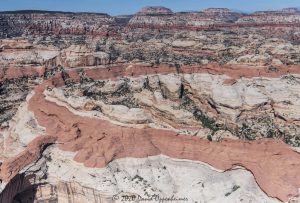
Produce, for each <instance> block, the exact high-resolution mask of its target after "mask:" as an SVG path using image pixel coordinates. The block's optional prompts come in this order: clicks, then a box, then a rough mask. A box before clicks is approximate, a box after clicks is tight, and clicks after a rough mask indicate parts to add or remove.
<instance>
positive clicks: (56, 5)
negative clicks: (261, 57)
mask: <svg viewBox="0 0 300 203" xmlns="http://www.w3.org/2000/svg"><path fill="white" fill-rule="evenodd" d="M0 1H1V8H0V11H17V10H45V11H63V12H96V13H107V14H109V15H126V14H134V13H136V12H137V11H138V10H139V9H141V8H142V7H145V6H164V7H167V8H170V9H172V10H173V11H174V12H179V11H200V10H203V9H206V8H229V9H231V10H234V11H241V12H254V11H261V10H279V9H282V8H288V7H300V1H299V0H264V1H261V0H252V1H251V2H249V1H243V2H242V1H240V0H227V1H226V2H225V1H224V0H210V1H206V0H186V1H182V0H85V1H82V0H42V1H41V0H0Z"/></svg>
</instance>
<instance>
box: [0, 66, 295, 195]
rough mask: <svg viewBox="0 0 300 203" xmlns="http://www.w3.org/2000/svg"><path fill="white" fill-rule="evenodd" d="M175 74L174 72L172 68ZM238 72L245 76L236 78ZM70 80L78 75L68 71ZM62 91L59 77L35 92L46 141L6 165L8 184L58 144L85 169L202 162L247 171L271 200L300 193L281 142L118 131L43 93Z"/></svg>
mask: <svg viewBox="0 0 300 203" xmlns="http://www.w3.org/2000/svg"><path fill="white" fill-rule="evenodd" d="M174 69H175V68H174ZM174 69H172V68H169V67H167V66H161V67H160V68H156V69H155V68H150V67H148V68H144V69H143V68H141V67H138V66H132V67H131V68H127V69H122V68H112V69H111V70H110V71H108V70H106V69H87V70H86V74H87V75H88V76H90V77H92V78H95V79H107V78H116V77H118V76H123V75H134V76H135V75H139V74H143V75H144V74H150V73H155V72H156V71H158V72H160V73H169V72H170V71H171V70H172V71H173V72H174ZM181 70H182V71H183V72H186V73H188V72H189V71H193V72H198V71H199V72H202V71H207V72H210V73H213V74H229V75H230V76H231V77H233V78H238V77H241V76H244V77H254V76H258V75H259V73H258V72H257V70H256V69H254V70H253V69H247V68H243V67H240V68H239V69H236V68H232V67H224V68H220V67H217V66H216V67H215V66H211V67H207V68H206V69H205V68H201V69H200V68H191V67H190V68H188V67H183V68H182V69H181ZM237 70H243V71H242V72H241V73H237ZM259 70H261V72H260V75H261V76H271V77H276V76H278V75H279V74H284V73H287V71H291V72H297V73H298V72H299V68H297V67H294V66H293V67H286V68H284V69H278V70H277V71H276V72H275V71H274V72H268V70H267V69H264V68H260V69H259ZM69 73H70V76H71V78H73V79H75V80H77V79H78V75H77V74H75V72H74V71H70V72H69ZM53 85H54V86H61V85H64V81H63V80H62V78H61V77H60V76H59V75H57V76H56V77H54V78H53V79H52V80H49V81H45V82H44V83H43V84H42V85H40V86H37V87H36V89H35V95H34V96H33V97H32V98H31V100H30V101H29V109H30V110H31V111H32V112H34V114H35V116H36V118H37V120H38V122H39V124H40V125H41V126H44V127H45V128H46V134H47V136H41V137H38V138H37V139H35V140H34V141H33V142H32V143H31V144H30V145H29V146H28V148H27V150H26V151H25V152H23V153H21V154H20V155H19V156H17V157H16V158H12V159H9V160H6V161H4V162H3V163H2V166H1V172H0V177H1V179H2V180H4V181H6V182H8V181H9V180H10V179H11V178H13V177H14V176H15V175H16V174H17V173H18V172H19V171H20V170H21V169H22V168H23V167H24V166H26V165H28V164H29V163H32V162H34V161H35V160H36V159H37V158H38V157H39V156H40V153H41V148H42V147H43V146H44V145H45V144H48V143H53V142H55V141H57V142H58V143H59V145H60V148H61V149H63V150H68V151H74V152H77V153H76V156H75V160H76V161H78V162H81V163H83V164H84V165H85V166H87V167H104V166H105V165H107V164H108V163H109V162H111V161H112V160H114V159H118V158H123V157H136V158H142V157H147V156H152V155H159V154H164V155H167V156H170V157H174V158H180V159H189V160H198V161H202V162H205V163H208V164H210V165H212V166H213V167H215V168H218V169H221V170H229V169H231V168H233V167H234V166H243V167H245V168H246V169H248V170H249V171H251V172H252V173H253V175H254V176H255V179H256V181H257V183H258V184H259V186H260V187H261V188H262V189H263V190H264V191H265V192H266V193H267V194H268V195H269V196H271V197H275V198H278V199H280V200H282V201H287V200H288V198H289V197H291V196H296V195H298V188H300V154H299V153H297V152H295V151H293V150H292V149H290V148H289V146H288V145H286V144H284V143H283V142H281V141H275V140H260V141H253V142H246V141H234V140H225V141H222V142H209V141H207V140H203V139H200V138H197V137H191V136H182V135H177V134H176V133H175V132H173V131H167V130H158V129H152V128H145V129H135V128H127V127H121V126H117V125H114V124H112V123H110V122H108V121H104V120H100V119H93V118H88V117H81V116H77V115H74V114H72V113H71V112H70V111H68V110H67V109H66V108H65V107H60V106H57V105H56V104H55V103H52V102H49V101H47V100H45V98H44V95H43V91H44V89H45V87H46V86H53Z"/></svg>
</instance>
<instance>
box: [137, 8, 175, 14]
mask: <svg viewBox="0 0 300 203" xmlns="http://www.w3.org/2000/svg"><path fill="white" fill-rule="evenodd" d="M137 14H138V15H169V14H173V11H172V10H171V9H169V8H166V7H162V6H148V7H144V8H142V9H141V10H140V11H139V12H138V13H137Z"/></svg>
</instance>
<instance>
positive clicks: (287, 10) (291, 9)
mask: <svg viewBox="0 0 300 203" xmlns="http://www.w3.org/2000/svg"><path fill="white" fill-rule="evenodd" d="M282 11H283V12H285V13H297V12H300V10H299V8H284V9H282Z"/></svg>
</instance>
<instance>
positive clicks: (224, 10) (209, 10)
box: [203, 8, 231, 13]
mask: <svg viewBox="0 0 300 203" xmlns="http://www.w3.org/2000/svg"><path fill="white" fill-rule="evenodd" d="M203 12H204V13H229V12H231V10H230V9H228V8H207V9H205V10H203Z"/></svg>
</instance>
